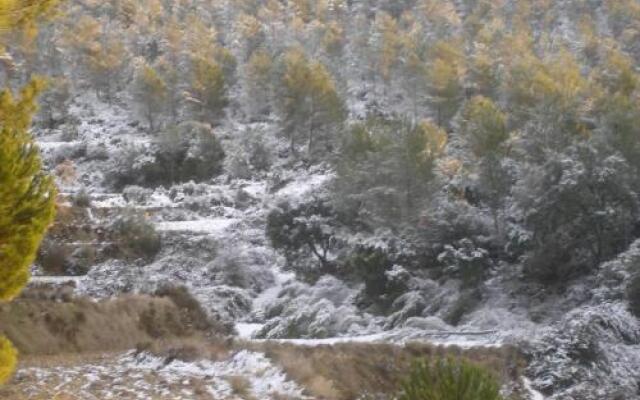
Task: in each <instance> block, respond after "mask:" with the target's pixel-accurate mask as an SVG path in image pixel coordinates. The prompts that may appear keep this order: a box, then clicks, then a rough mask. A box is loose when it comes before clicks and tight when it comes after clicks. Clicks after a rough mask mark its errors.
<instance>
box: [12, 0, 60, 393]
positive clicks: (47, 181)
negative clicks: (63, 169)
mask: <svg viewBox="0 0 640 400" xmlns="http://www.w3.org/2000/svg"><path fill="white" fill-rule="evenodd" d="M55 4H56V1H55V0H31V1H25V0H0V53H2V52H4V48H3V45H4V44H5V43H4V40H3V37H2V36H1V35H2V34H4V33H7V32H11V31H18V30H24V29H29V30H32V31H33V30H34V29H35V27H36V22H37V20H38V19H39V18H41V17H42V16H45V15H46V14H48V13H50V12H51V10H52V8H53V6H55ZM43 86H44V83H43V81H42V80H40V79H35V80H33V81H32V82H31V83H30V84H28V85H26V86H25V87H24V88H23V89H22V92H21V96H20V98H18V99H16V98H14V96H13V95H12V93H11V91H10V90H8V89H5V90H3V91H1V92H0V302H3V301H9V300H11V299H13V298H14V297H15V296H16V295H17V294H18V293H19V292H20V290H21V289H22V288H23V287H24V285H25V284H26V283H27V280H28V279H29V268H30V266H31V263H32V262H33V260H34V258H35V255H36V251H37V250H38V246H39V244H40V241H41V240H42V237H43V236H44V233H45V231H46V229H47V227H48V226H49V224H51V222H52V221H53V216H54V211H55V188H54V185H53V181H52V179H51V178H50V177H48V176H46V175H45V174H44V173H43V172H42V169H41V167H42V164H41V161H40V153H39V150H38V148H37V147H36V146H35V145H34V143H33V138H32V137H31V135H30V134H29V132H28V129H29V125H30V124H31V117H32V115H33V114H34V112H35V110H36V103H35V100H36V96H37V95H38V94H39V93H40V91H41V90H42V89H43ZM16 361H17V351H16V350H15V349H14V348H13V346H12V345H11V343H10V342H9V341H8V340H7V339H5V338H3V337H0V384H3V383H5V382H6V381H7V380H8V379H9V378H10V377H11V374H12V373H13V370H14V368H15V365H16Z"/></svg>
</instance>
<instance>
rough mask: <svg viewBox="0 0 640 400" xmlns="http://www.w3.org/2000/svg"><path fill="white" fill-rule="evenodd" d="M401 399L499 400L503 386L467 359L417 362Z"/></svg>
mask: <svg viewBox="0 0 640 400" xmlns="http://www.w3.org/2000/svg"><path fill="white" fill-rule="evenodd" d="M398 399H399V400H433V399H438V400H449V399H450V400H499V399H502V397H501V396H500V385H499V384H498V381H497V380H496V378H495V377H494V376H493V375H492V374H491V373H490V372H488V371H486V370H484V369H482V368H481V367H479V366H477V365H475V364H472V363H470V362H468V361H464V360H453V359H439V360H436V361H435V362H434V363H432V364H430V363H428V362H426V361H418V362H416V363H415V364H414V366H413V368H412V370H411V372H410V374H409V377H408V378H407V379H406V380H405V382H403V384H402V390H401V392H400V394H399V395H398Z"/></svg>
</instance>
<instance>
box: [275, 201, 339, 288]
mask: <svg viewBox="0 0 640 400" xmlns="http://www.w3.org/2000/svg"><path fill="white" fill-rule="evenodd" d="M334 221H335V213H334V211H333V210H332V209H331V207H330V206H329V205H328V204H327V203H326V202H324V201H322V200H314V201H311V202H309V203H306V204H301V205H299V206H296V207H292V206H291V205H289V204H288V203H283V204H280V205H279V207H278V208H276V209H274V210H272V211H271V212H270V213H269V215H268V216H267V237H268V238H269V240H270V241H271V245H272V246H273V247H274V248H275V249H277V250H280V251H282V252H283V253H284V255H285V258H286V260H287V266H288V267H289V268H291V269H293V270H294V271H295V272H296V273H298V274H299V275H300V276H302V277H304V278H306V279H308V280H315V279H317V278H318V277H319V276H320V275H323V274H327V273H329V274H335V273H336V264H335V260H334V256H333V254H332V251H333V250H334V249H335V248H336V246H337V239H336V237H335V233H334V227H333V224H334ZM314 258H315V259H316V260H317V262H318V263H314V262H309V261H310V260H312V259H314Z"/></svg>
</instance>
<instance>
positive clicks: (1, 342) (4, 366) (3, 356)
mask: <svg viewBox="0 0 640 400" xmlns="http://www.w3.org/2000/svg"><path fill="white" fill-rule="evenodd" d="M17 361H18V352H17V351H16V349H15V348H14V347H13V346H12V345H11V342H10V341H8V340H7V339H6V338H4V337H2V336H0V385H2V384H3V383H5V382H7V381H8V380H9V378H11V374H13V370H14V369H15V366H16V363H17Z"/></svg>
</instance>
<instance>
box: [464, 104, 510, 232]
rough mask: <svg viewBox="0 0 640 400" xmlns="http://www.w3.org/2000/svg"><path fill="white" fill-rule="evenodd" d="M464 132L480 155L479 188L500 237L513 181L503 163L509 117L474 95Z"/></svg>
mask: <svg viewBox="0 0 640 400" xmlns="http://www.w3.org/2000/svg"><path fill="white" fill-rule="evenodd" d="M462 134H463V137H464V138H465V139H466V141H467V143H468V144H469V146H470V148H471V153H472V154H473V155H474V156H475V158H476V162H474V163H473V164H474V165H476V167H477V169H478V172H479V174H478V175H479V185H478V186H479V188H480V189H479V190H480V192H481V193H482V195H483V200H484V201H485V202H486V204H487V205H488V207H489V209H490V210H491V213H492V217H493V222H494V228H495V231H496V233H497V235H498V236H499V237H500V235H501V232H502V225H501V223H500V222H501V221H500V215H501V211H502V208H503V202H504V198H505V196H506V195H507V194H508V193H509V190H510V183H511V182H510V179H509V176H508V174H507V173H506V171H505V169H504V168H503V166H502V160H503V158H504V156H505V154H506V151H507V148H506V145H505V144H506V142H507V140H508V139H509V132H508V130H507V118H506V116H505V114H504V113H503V112H502V111H501V110H500V109H499V108H498V106H497V105H496V104H495V103H493V101H491V100H490V99H487V98H486V97H482V96H477V97H474V98H473V99H471V100H470V101H469V103H467V105H466V106H465V108H464V111H463V123H462Z"/></svg>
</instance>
